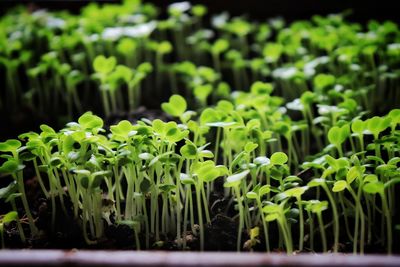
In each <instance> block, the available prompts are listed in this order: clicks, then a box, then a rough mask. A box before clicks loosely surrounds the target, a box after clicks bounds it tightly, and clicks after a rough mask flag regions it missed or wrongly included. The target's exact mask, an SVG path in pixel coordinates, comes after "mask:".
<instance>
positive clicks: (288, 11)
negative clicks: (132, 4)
mask: <svg viewBox="0 0 400 267" xmlns="http://www.w3.org/2000/svg"><path fill="white" fill-rule="evenodd" d="M88 2H90V1H86V0H36V1H32V0H31V1H26V0H0V13H4V12H5V11H6V10H7V9H9V8H10V7H12V6H15V5H18V4H24V5H27V4H29V3H33V4H34V5H36V6H38V7H43V8H48V9H68V10H70V11H72V12H79V9H80V8H81V7H82V6H83V5H85V4H87V3H88ZM96 2H102V3H110V2H114V3H118V2H119V0H100V1H96ZM143 2H151V3H154V4H156V5H157V6H159V7H161V8H163V7H165V6H167V5H169V4H170V3H173V2H179V0H178V1H167V0H147V1H146V0H143ZM190 2H192V3H201V4H204V5H206V6H207V7H208V9H209V11H210V13H218V12H222V11H229V12H230V13H231V14H233V15H242V14H248V15H250V17H252V18H254V19H257V20H263V19H267V18H270V17H274V16H283V17H284V18H285V19H287V20H288V21H292V20H296V19H308V18H310V17H311V16H312V15H315V14H320V15H326V14H329V13H338V12H341V11H344V10H346V9H351V10H353V14H352V15H351V16H350V20H353V21H358V22H366V21H368V20H370V19H377V20H380V21H383V20H387V19H389V20H393V21H396V22H400V15H399V11H400V8H399V7H398V6H399V5H400V1H399V0H380V1H376V0H375V1H371V0H191V1H190Z"/></svg>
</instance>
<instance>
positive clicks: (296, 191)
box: [284, 186, 308, 198]
mask: <svg viewBox="0 0 400 267" xmlns="http://www.w3.org/2000/svg"><path fill="white" fill-rule="evenodd" d="M307 189H308V187H307V186H302V187H294V188H290V189H288V190H286V191H285V192H284V194H286V195H287V196H288V197H296V198H299V197H300V196H301V195H303V194H304V193H305V192H306V191H307Z"/></svg>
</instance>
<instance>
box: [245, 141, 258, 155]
mask: <svg viewBox="0 0 400 267" xmlns="http://www.w3.org/2000/svg"><path fill="white" fill-rule="evenodd" d="M257 147H258V144H256V143H253V142H248V143H246V145H245V146H244V150H245V151H246V152H247V153H250V152H252V151H254V150H255V149H256V148H257Z"/></svg>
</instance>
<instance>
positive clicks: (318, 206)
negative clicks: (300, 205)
mask: <svg viewBox="0 0 400 267" xmlns="http://www.w3.org/2000/svg"><path fill="white" fill-rule="evenodd" d="M327 209H328V201H326V200H324V201H317V202H314V203H312V206H311V211H312V212H313V213H320V212H322V211H324V210H327Z"/></svg>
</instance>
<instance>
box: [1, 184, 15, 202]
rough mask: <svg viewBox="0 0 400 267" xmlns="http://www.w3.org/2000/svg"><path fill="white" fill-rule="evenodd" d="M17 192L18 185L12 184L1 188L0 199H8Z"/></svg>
mask: <svg viewBox="0 0 400 267" xmlns="http://www.w3.org/2000/svg"><path fill="white" fill-rule="evenodd" d="M15 191H17V183H16V182H15V181H13V182H11V183H10V184H9V185H8V186H6V187H3V188H0V199H6V198H7V197H8V196H9V195H10V194H12V193H14V192H15Z"/></svg>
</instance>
